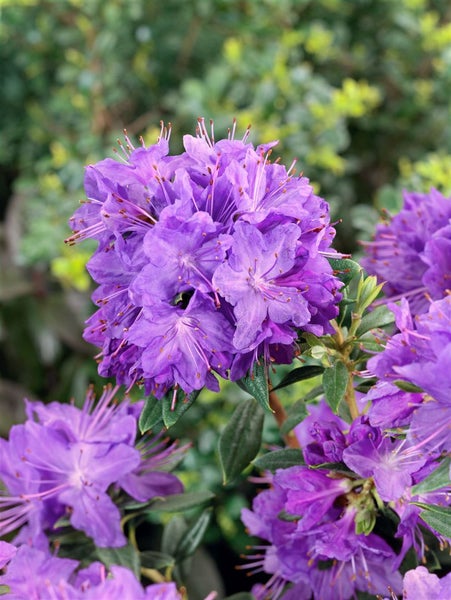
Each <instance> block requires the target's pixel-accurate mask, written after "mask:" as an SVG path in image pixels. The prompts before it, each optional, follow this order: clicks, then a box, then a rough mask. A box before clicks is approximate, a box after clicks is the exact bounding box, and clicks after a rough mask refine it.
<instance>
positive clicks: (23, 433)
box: [0, 388, 184, 548]
mask: <svg viewBox="0 0 451 600" xmlns="http://www.w3.org/2000/svg"><path fill="white" fill-rule="evenodd" d="M115 392H116V389H111V388H106V390H105V392H104V394H103V395H102V397H101V398H100V400H99V402H98V403H97V404H94V397H93V393H92V390H89V391H88V394H87V396H86V399H85V403H84V405H83V407H82V408H81V409H79V408H77V407H75V406H74V405H70V404H59V403H56V402H54V403H51V404H48V405H43V404H41V403H39V402H38V403H32V402H28V403H27V415H28V420H27V421H26V422H25V423H24V424H23V425H15V426H13V427H12V429H11V432H10V436H9V440H8V441H6V440H0V479H2V481H3V484H4V486H5V488H6V491H5V492H3V493H2V495H1V496H0V531H1V533H2V534H6V533H8V532H10V531H14V530H15V529H17V528H18V527H20V526H22V525H25V527H23V528H22V530H21V532H20V534H19V536H20V539H23V540H28V539H30V540H32V541H34V543H35V544H36V545H38V546H39V547H41V548H42V547H43V546H45V539H44V540H43V538H42V535H43V534H45V533H46V532H47V531H51V530H52V529H53V528H54V527H55V526H56V524H57V522H58V520H59V519H60V518H61V517H63V516H67V518H68V519H69V521H70V523H71V525H72V526H73V527H74V528H75V529H80V530H82V531H84V532H85V533H86V534H87V535H88V536H90V537H92V538H93V540H94V542H95V543H96V544H97V545H98V546H122V545H124V544H125V543H126V538H125V536H124V534H123V533H122V530H121V526H120V521H121V514H120V511H119V509H118V507H117V506H116V504H115V503H114V502H113V500H112V498H111V496H110V493H109V492H110V488H111V486H116V487H117V488H122V489H123V490H124V491H125V492H127V493H128V494H129V495H130V496H131V497H133V498H134V499H135V500H138V501H140V502H145V501H148V500H150V499H152V498H154V497H156V496H165V495H169V494H175V493H181V492H182V491H183V486H182V484H181V483H180V481H179V480H178V479H177V477H175V475H173V474H171V473H167V472H165V471H166V464H167V463H168V462H169V463H170V462H171V460H173V459H174V460H175V459H176V458H178V457H180V454H181V453H183V451H184V449H183V448H181V449H177V447H176V445H175V444H172V445H171V446H169V447H168V446H167V445H166V444H165V443H164V442H162V440H161V439H160V438H159V437H158V436H157V437H156V438H155V437H154V438H149V437H148V436H145V437H144V438H142V439H141V440H138V441H136V440H135V438H136V433H137V418H138V412H139V411H137V410H136V409H135V408H134V407H132V406H130V404H129V402H128V401H127V400H124V401H122V402H121V403H120V404H115V403H114V396H115ZM139 408H140V407H139ZM161 471H163V472H161Z"/></svg>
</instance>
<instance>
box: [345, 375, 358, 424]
mask: <svg viewBox="0 0 451 600" xmlns="http://www.w3.org/2000/svg"><path fill="white" fill-rule="evenodd" d="M353 384H354V380H353V377H352V371H349V378H348V385H347V386H346V392H345V401H346V404H347V405H348V408H349V413H350V415H351V418H352V420H353V421H354V419H357V417H358V416H359V409H358V408H357V402H356V399H355V390H354V385H353Z"/></svg>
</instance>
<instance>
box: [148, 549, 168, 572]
mask: <svg viewBox="0 0 451 600" xmlns="http://www.w3.org/2000/svg"><path fill="white" fill-rule="evenodd" d="M140 557H141V565H142V566H143V567H144V568H146V569H156V570H157V571H159V570H161V569H166V568H167V567H173V566H174V564H175V559H174V557H173V556H171V555H170V554H166V553H164V552H157V551H156V550H145V551H144V552H140Z"/></svg>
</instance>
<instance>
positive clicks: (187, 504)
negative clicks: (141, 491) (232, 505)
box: [149, 491, 215, 512]
mask: <svg viewBox="0 0 451 600" xmlns="http://www.w3.org/2000/svg"><path fill="white" fill-rule="evenodd" d="M214 497H215V495H214V494H213V493H212V492H209V491H202V492H187V493H186V494H172V495H170V496H165V497H164V498H159V499H158V500H155V501H154V502H152V504H151V505H150V506H149V510H150V511H152V512H153V511H158V512H180V511H185V510H188V509H190V508H196V507H198V506H201V505H202V504H206V503H207V502H210V501H211V500H212V499H213V498H214Z"/></svg>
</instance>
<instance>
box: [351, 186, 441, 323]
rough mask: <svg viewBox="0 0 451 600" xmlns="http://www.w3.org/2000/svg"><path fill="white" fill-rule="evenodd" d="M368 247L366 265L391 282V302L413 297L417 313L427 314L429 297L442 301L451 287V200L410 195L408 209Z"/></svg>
mask: <svg viewBox="0 0 451 600" xmlns="http://www.w3.org/2000/svg"><path fill="white" fill-rule="evenodd" d="M363 246H364V248H365V251H366V254H367V256H366V257H365V258H364V259H363V260H362V261H361V264H362V266H363V267H365V268H366V270H367V271H368V273H370V274H372V275H377V277H378V278H379V280H380V281H383V282H385V285H384V292H385V295H386V296H387V298H389V299H392V300H399V299H400V298H401V297H406V298H409V301H410V303H411V307H412V310H413V312H414V314H418V313H421V312H425V311H427V308H428V300H427V298H426V295H429V296H430V297H432V298H433V299H434V300H435V299H439V298H441V297H442V296H443V295H444V293H445V291H446V290H447V289H449V288H450V287H451V198H445V197H444V196H443V195H442V194H440V192H438V191H437V190H435V189H431V191H430V192H429V194H421V193H415V192H414V193H408V192H405V193H404V206H403V209H402V210H401V211H400V212H399V213H398V214H397V215H395V216H394V217H390V219H389V221H388V223H386V224H380V225H378V226H377V229H376V235H375V239H374V241H372V242H365V243H363Z"/></svg>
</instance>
